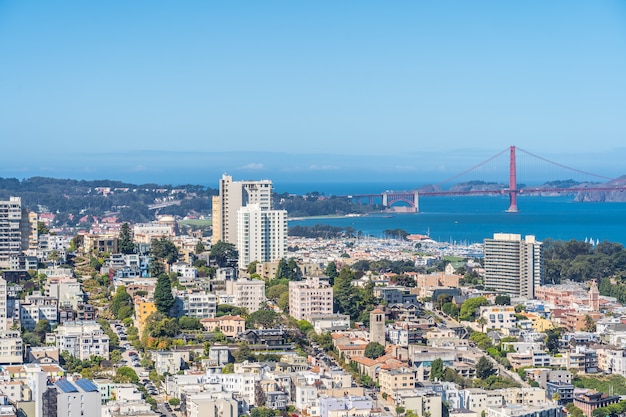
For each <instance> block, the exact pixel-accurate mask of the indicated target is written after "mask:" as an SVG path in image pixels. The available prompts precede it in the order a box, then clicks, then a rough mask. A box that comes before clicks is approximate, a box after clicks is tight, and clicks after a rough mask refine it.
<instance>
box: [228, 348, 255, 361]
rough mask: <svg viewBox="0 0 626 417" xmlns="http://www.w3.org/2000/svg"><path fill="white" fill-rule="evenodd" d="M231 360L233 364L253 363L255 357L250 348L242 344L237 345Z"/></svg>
mask: <svg viewBox="0 0 626 417" xmlns="http://www.w3.org/2000/svg"><path fill="white" fill-rule="evenodd" d="M233 358H234V359H235V362H237V363H241V362H244V361H253V362H256V356H254V353H252V350H251V349H250V346H248V344H247V343H242V344H241V345H239V348H238V349H237V350H236V351H235V353H233Z"/></svg>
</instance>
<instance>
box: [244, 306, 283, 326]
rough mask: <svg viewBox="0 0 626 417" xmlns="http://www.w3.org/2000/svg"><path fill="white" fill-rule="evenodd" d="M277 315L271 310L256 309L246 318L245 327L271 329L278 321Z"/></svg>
mask: <svg viewBox="0 0 626 417" xmlns="http://www.w3.org/2000/svg"><path fill="white" fill-rule="evenodd" d="M279 317H280V316H279V315H278V314H277V313H276V312H274V311H272V310H257V311H255V312H254V313H252V314H250V315H249V316H248V318H247V319H246V328H248V329H256V328H258V327H261V328H263V329H271V328H273V327H274V326H276V324H277V323H278V319H279Z"/></svg>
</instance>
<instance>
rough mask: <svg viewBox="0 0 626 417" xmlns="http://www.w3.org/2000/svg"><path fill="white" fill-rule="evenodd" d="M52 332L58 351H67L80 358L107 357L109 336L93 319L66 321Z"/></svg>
mask: <svg viewBox="0 0 626 417" xmlns="http://www.w3.org/2000/svg"><path fill="white" fill-rule="evenodd" d="M54 332H55V333H56V343H57V347H58V348H59V351H60V352H64V351H65V352H68V353H69V354H70V355H72V356H74V357H76V358H79V359H80V360H86V359H89V358H91V356H92V355H95V356H100V357H101V358H104V359H109V336H107V334H106V333H104V331H103V330H102V327H100V325H99V324H98V323H96V322H94V321H82V322H81V321H76V322H66V323H64V324H63V325H61V326H59V327H57V328H56V329H55V330H54Z"/></svg>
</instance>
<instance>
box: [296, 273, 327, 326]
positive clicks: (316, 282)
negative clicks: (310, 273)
mask: <svg viewBox="0 0 626 417" xmlns="http://www.w3.org/2000/svg"><path fill="white" fill-rule="evenodd" d="M289 314H290V315H291V316H292V317H293V318H295V319H296V320H309V321H310V320H311V316H320V315H331V314H333V287H331V286H330V285H328V284H326V283H322V282H320V279H319V277H309V278H307V279H306V280H304V281H291V282H290V283H289Z"/></svg>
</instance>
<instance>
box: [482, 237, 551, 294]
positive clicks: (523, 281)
mask: <svg viewBox="0 0 626 417" xmlns="http://www.w3.org/2000/svg"><path fill="white" fill-rule="evenodd" d="M484 250H485V288H490V289H493V290H495V291H498V292H502V293H506V294H510V295H513V296H520V297H526V298H530V299H532V298H534V296H535V288H536V287H538V286H539V285H541V284H542V283H543V277H544V272H543V251H542V244H541V242H538V241H536V240H535V236H526V239H525V240H522V237H521V235H519V234H508V233H495V234H494V235H493V239H485V246H484Z"/></svg>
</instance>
